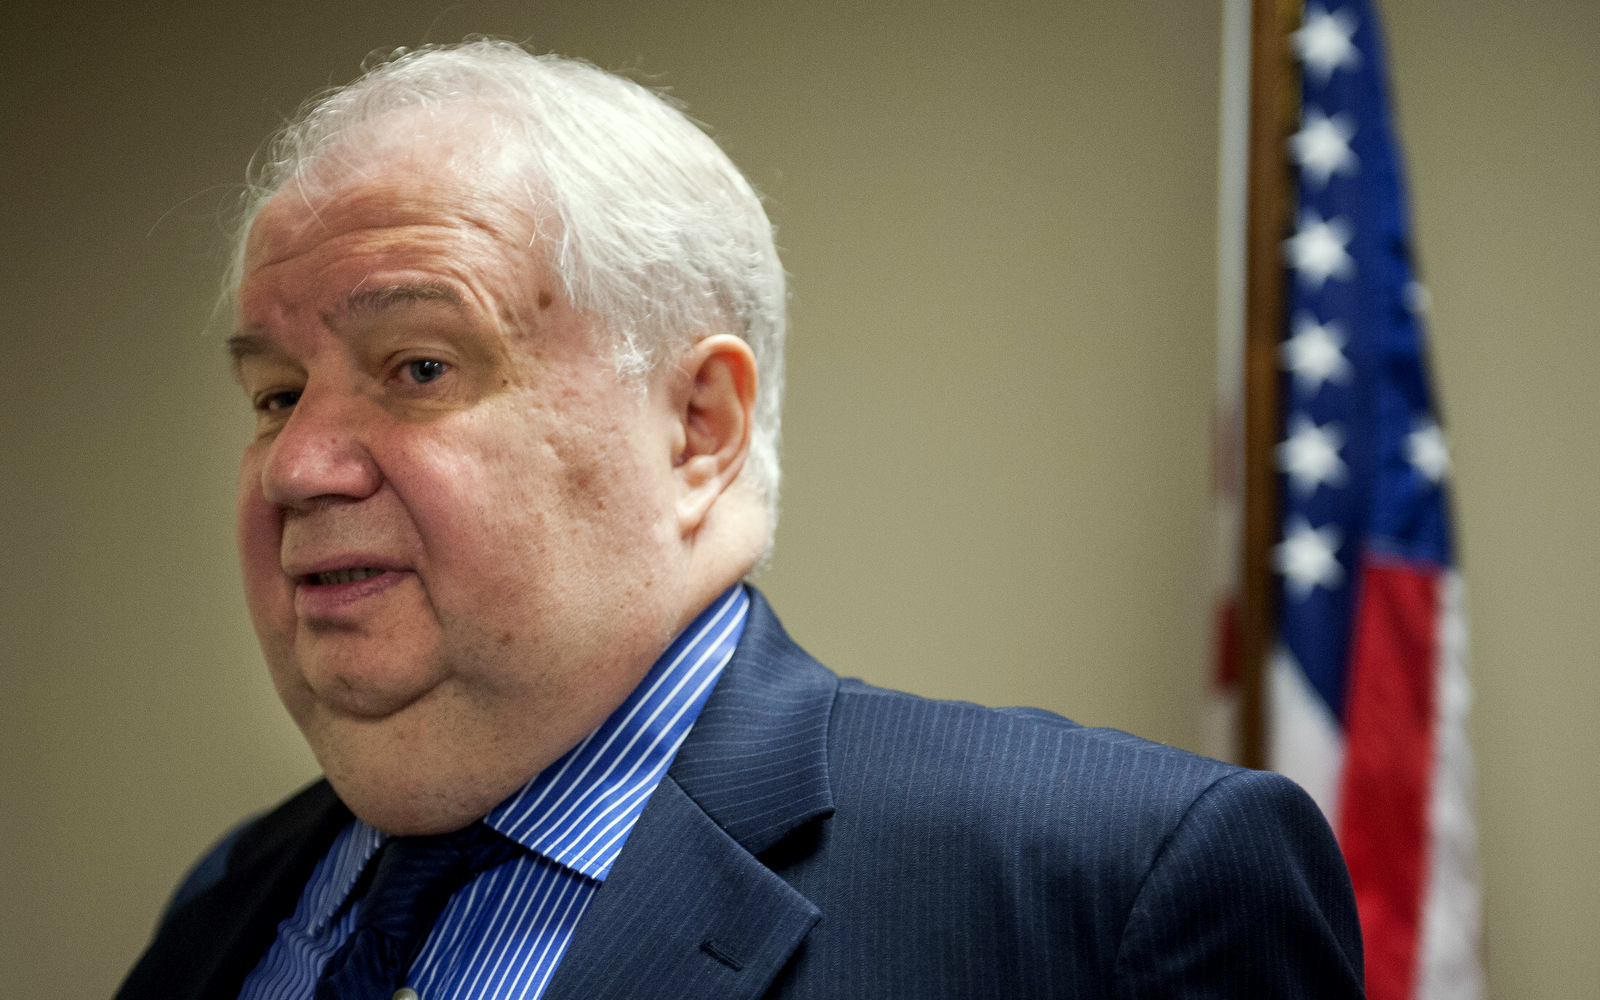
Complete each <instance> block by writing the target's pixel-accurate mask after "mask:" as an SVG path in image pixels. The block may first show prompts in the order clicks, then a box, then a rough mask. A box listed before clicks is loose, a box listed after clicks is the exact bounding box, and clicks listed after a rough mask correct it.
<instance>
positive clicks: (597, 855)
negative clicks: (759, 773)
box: [239, 584, 750, 1000]
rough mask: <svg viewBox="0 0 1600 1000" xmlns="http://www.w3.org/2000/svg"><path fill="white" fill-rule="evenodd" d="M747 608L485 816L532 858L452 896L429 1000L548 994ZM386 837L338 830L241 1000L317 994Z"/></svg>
mask: <svg viewBox="0 0 1600 1000" xmlns="http://www.w3.org/2000/svg"><path fill="white" fill-rule="evenodd" d="M749 608H750V596H749V594H748V593H746V592H745V589H744V586H743V585H742V584H735V585H734V586H732V587H730V588H729V589H728V590H727V591H725V592H724V593H723V594H722V595H721V596H720V597H718V598H717V599H716V600H715V601H713V602H712V604H711V606H710V607H708V608H706V610H705V611H703V612H701V613H700V616H699V617H698V618H696V619H695V620H694V622H693V623H691V624H690V625H689V627H688V628H686V629H684V631H683V633H682V634H681V635H679V636H678V638H677V639H676V640H674V641H673V643H672V645H671V646H669V647H668V648H667V651H666V652H665V653H663V654H661V658H660V659H658V660H657V661H656V663H655V665H654V666H652V667H651V668H650V672H649V673H647V674H646V675H645V677H644V680H642V681H641V682H640V683H639V686H638V687H637V688H635V689H634V691H633V693H632V694H630V695H629V696H628V699H627V700H626V701H624V702H623V703H622V705H621V706H620V707H618V708H617V710H616V711H615V712H613V713H611V717H610V718H608V719H606V721H605V722H604V723H602V724H601V725H600V728H598V729H596V730H595V731H594V732H593V733H591V734H590V735H589V736H588V737H586V738H585V739H584V740H583V742H581V743H579V744H578V745H577V746H575V747H573V748H572V749H571V750H570V751H568V752H567V754H566V755H565V756H564V757H562V758H561V759H560V760H558V761H556V762H555V763H554V764H551V765H550V766H549V767H548V768H546V769H545V770H544V771H543V772H541V773H540V774H539V775H538V776H537V777H535V778H534V779H533V780H532V781H529V782H528V783H527V784H526V785H524V786H522V788H520V789H518V790H517V792H516V793H515V794H513V795H512V796H511V797H510V798H508V799H506V800H505V801H504V802H502V803H500V805H498V806H496V807H495V809H494V810H493V811H492V812H490V813H489V815H487V816H485V817H484V822H485V823H487V824H488V825H489V826H491V827H493V828H494V829H495V830H498V831H499V832H500V833H503V834H505V835H506V836H507V837H510V838H511V839H512V840H515V841H516V842H517V843H519V844H521V845H522V846H523V847H525V848H527V852H526V853H524V854H522V855H520V856H518V857H517V858H515V859H514V860H512V861H508V862H506V863H505V864H503V865H501V866H499V867H498V868H493V869H491V870H489V871H486V872H484V873H483V874H481V875H479V876H478V877H477V878H476V879H474V880H473V881H471V882H470V883H468V884H467V885H466V886H464V887H463V888H462V889H461V890H460V891H459V892H457V893H456V894H455V895H454V896H453V897H451V899H450V902H449V903H448V904H447V905H446V906H445V909H444V912H443V913H442V914H440V916H439V919H438V921H437V922H436V923H435V924H434V927H433V931H432V933H431V934H430V935H429V936H428V939H427V941H426V942H425V943H424V944H423V946H422V951H421V952H420V953H419V954H418V956H417V960H416V962H415V963H414V964H413V965H412V967H411V971H410V974H409V975H408V976H407V977H406V985H407V986H410V987H411V988H412V989H414V990H416V991H417V993H418V994H420V995H421V997H422V1000H490V998H496V1000H499V998H511V997H517V998H528V1000H534V998H537V997H538V996H539V995H540V994H542V993H543V992H544V989H545V986H546V985H547V984H548V983H549V982H550V977H551V975H552V974H553V973H554V972H555V969H556V966H557V965H558V964H559V963H560V962H561V956H562V954H563V953H565V951H566V949H567V944H568V942H570V941H571V940H572V934H573V931H575V930H576V929H577V926H578V921H579V920H581V919H582V918H583V913H584V910H585V908H586V907H587V906H588V905H589V901H590V900H591V899H592V898H594V894H595V892H596V891H598V890H599V888H600V886H601V884H602V883H603V882H605V879H606V874H607V873H608V872H609V871H610V870H611V865H612V863H613V862H614V861H616V859H617V855H619V854H621V853H622V845H623V844H624V843H625V842H626V841H627V839H628V833H629V832H630V831H631V830H632V829H633V825H634V823H635V822H637V821H638V819H639V814H640V813H641V812H643V811H644V805H645V802H646V801H647V800H648V799H649V798H650V793H651V792H654V791H655V789H656V786H657V785H658V784H660V783H661V778H662V777H663V776H664V775H665V774H666V773H667V768H668V767H669V766H671V764H672V758H673V757H674V756H675V755H676V754H677V752H678V747H679V745H681V744H682V743H683V740H684V737H686V736H688V735H689V728H690V727H691V726H693V725H694V721H695V719H696V718H697V717H698V716H699V715H700V709H701V707H702V706H703V705H704V704H705V701H706V698H707V697H708V696H709V695H710V694H711V688H712V687H713V686H714V685H715V684H716V681H717V678H718V677H719V676H720V675H721V673H722V668H723V667H724V666H726V665H727V663H728V660H729V658H730V657H732V656H733V649H734V646H735V645H737V644H738V642H739V635H740V633H741V632H742V631H743V630H744V622H745V616H746V613H747V612H748V611H749ZM386 839H387V835H386V834H384V833H380V832H379V831H377V830H375V829H373V828H372V827H370V826H368V825H367V824H366V823H363V822H362V821H361V820H353V821H351V823H350V825H349V826H347V827H345V828H344V830H343V831H341V832H340V833H339V836H338V837H337V838H336V839H335V840H334V842H333V846H332V847H331V848H329V850H328V853H327V854H326V855H324V856H323V858H322V860H321V861H319V862H318V863H317V867H316V869H315V870H314V871H313V872H312V874H311V878H310V880H309V881H308V882H307V883H306V887H305V890H304V891H303V892H302V893H301V894H300V901H299V903H298V904H297V905H296V907H295V911H294V913H293V914H292V915H291V916H290V917H289V918H288V919H286V920H284V921H283V923H281V924H279V925H278V936H277V938H276V940H274V941H273V943H272V946H271V947H270V948H269V949H268V950H267V953H266V955H265V956H264V957H263V958H262V959H261V962H260V964H258V965H257V966H256V968H255V970H254V971H252V972H251V973H250V975H249V977H248V978H246V979H245V983H244V988H243V990H241V991H240V994H239V995H240V1000H309V998H310V997H311V996H312V993H313V992H314V991H315V988H316V982H317V977H318V976H320V975H321V973H322V967H323V965H324V964H326V962H327V961H328V956H330V955H332V954H333V953H334V951H336V950H337V949H338V947H339V945H340V944H342V943H343V942H344V940H345V938H346V937H348V936H349V934H350V932H351V931H352V930H353V929H354V928H355V923H356V916H357V914H358V913H359V911H360V908H361V900H359V899H351V898H350V892H351V890H352V889H353V888H354V887H355V885H356V883H357V882H358V881H359V880H360V878H361V872H362V870H363V869H364V868H365V867H366V865H367V862H369V861H370V860H372V857H373V855H374V854H376V853H377V851H378V848H379V847H380V846H381V845H382V844H383V842H384V841H385V840H386Z"/></svg>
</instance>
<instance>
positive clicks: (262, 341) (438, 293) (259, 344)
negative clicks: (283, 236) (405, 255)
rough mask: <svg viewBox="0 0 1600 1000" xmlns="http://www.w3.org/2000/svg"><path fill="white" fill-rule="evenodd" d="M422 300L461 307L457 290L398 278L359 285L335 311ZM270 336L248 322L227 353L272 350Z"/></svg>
mask: <svg viewBox="0 0 1600 1000" xmlns="http://www.w3.org/2000/svg"><path fill="white" fill-rule="evenodd" d="M422 302H443V303H445V304H446V305H448V306H450V307H452V308H455V309H465V308H466V301H465V300H464V299H462V297H461V293H460V292H458V291H456V290H455V289H454V288H452V287H451V286H449V285H446V284H444V283H443V282H433V281H421V282H402V283H399V284H393V285H379V286H377V287H376V288H362V289H357V290H356V291H354V292H351V293H350V294H349V295H347V296H345V300H344V302H343V304H342V305H341V306H340V307H339V310H338V311H339V312H342V313H355V314H359V315H364V316H371V315H374V314H376V313H381V312H383V311H384V310H386V309H393V308H395V307H397V306H407V305H415V304H417V303H422ZM275 349H276V348H275V345H274V344H273V341H272V338H271V337H269V336H267V335H266V333H265V332H264V331H263V330H262V328H261V327H260V326H258V325H254V324H252V325H251V326H248V327H245V328H244V329H243V330H240V331H239V332H238V333H236V334H234V335H233V336H231V337H229V338H228V356H229V357H230V358H232V359H233V361H234V362H235V363H238V362H240V361H242V360H244V359H245V358H252V357H259V356H260V355H263V354H270V353H271V352H272V351H273V350H275Z"/></svg>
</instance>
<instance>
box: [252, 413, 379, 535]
mask: <svg viewBox="0 0 1600 1000" xmlns="http://www.w3.org/2000/svg"><path fill="white" fill-rule="evenodd" d="M375 411H376V408H375V407H373V406H371V405H370V404H368V403H366V402H365V401H364V400H362V399H361V398H360V397H359V396H358V395H356V394H355V393H352V392H347V391H342V390H340V389H339V388H337V387H335V386H331V385H327V384H322V385H316V384H308V385H307V386H306V389H305V391H304V392H302V394H301V396H300V399H299V400H298V401H297V402H296V403H295V406H294V411H293V412H292V413H291V414H290V415H289V419H288V420H287V421H285V423H284V425H283V427H282V428H281V429H280V430H279V431H278V434H277V437H276V438H274V439H273V441H272V444H271V446H270V447H269V449H268V452H267V457H266V462H265V464H264V465H263V466H262V469H261V491H262V494H263V496H264V497H265V498H266V499H267V500H269V501H271V502H272V503H275V504H278V505H279V506H282V507H288V508H303V507H306V506H312V505H314V504H315V502H316V501H319V500H324V499H342V500H364V499H366V498H367V497H369V496H371V495H372V494H373V493H375V492H377V490H378V487H379V486H380V485H382V483H383V473H382V471H381V470H380V469H379V467H378V463H377V461H376V459H374V458H373V455H372V451H371V448H370V444H371V441H372V437H373V435H374V433H375V432H376V431H377V429H378V423H379V421H381V419H382V415H381V414H380V413H378V412H375Z"/></svg>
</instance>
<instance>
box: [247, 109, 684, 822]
mask: <svg viewBox="0 0 1600 1000" xmlns="http://www.w3.org/2000/svg"><path fill="white" fill-rule="evenodd" d="M457 146H458V144H457V140H456V139H454V138H452V137H450V136H448V135H447V136H445V137H443V138H441V137H439V136H433V137H431V138H427V137H423V138H413V139H411V140H409V143H408V142H406V141H397V142H394V143H390V144H389V146H388V147H386V148H385V149H384V150H383V152H382V155H381V156H373V157H371V158H370V159H368V160H366V161H363V163H364V166H357V167H355V168H352V169H350V170H349V171H348V173H347V174H346V175H344V176H339V175H334V176H332V177H330V178H326V179H325V180H326V181H327V182H326V183H325V184H323V185H320V186H319V187H318V188H316V189H315V192H314V193H307V192H305V191H302V190H300V189H299V188H298V187H297V186H296V185H293V184H291V185H290V186H289V187H286V188H285V189H284V190H283V191H282V192H280V193H279V194H278V195H277V196H276V197H275V198H274V199H273V200H272V201H271V202H270V203H269V204H268V206H267V207H266V209H265V210H264V211H263V212H262V213H261V215H260V217H259V218H258V219H257V221H256V223H255V225H254V227H253V229H252V231H251V236H250V242H249V249H248V253H247V262H246V269H245V276H244V280H243V283H242V285H241V288H240V293H239V334H238V335H237V336H236V337H235V338H234V342H233V347H234V353H235V355H236V357H237V358H238V371H239V377H240V381H241V383H242V384H243V386H244V389H245V391H246V393H247V395H248V397H249V400H250V402H251V403H252V405H253V407H254V410H255V421H256V431H255V438H254V440H253V441H252V442H251V443H250V445H249V446H248V447H247V448H246V449H245V452H244V457H243V461H242V465H241V474H240V482H239V502H238V530H239V547H240V553H241V558H242V563H243V568H244V579H245V590H246V596H247V599H248V602H249V606H250V612H251V616H252V618H253V620H254V622H255V626H256V630H257V633H258V635H259V636H260V639H261V644H262V647H263V649H264V651H265V654H266V658H267V662H268V665H269V667H270V669H271V672H272V677H273V680H274V683H275V684H276V686H277V689H278V692H279V694H280V695H281V696H282V698H283V700H284V702H285V704H286V705H287V706H288V708H289V710H290V712H291V714H292V715H293V716H294V718H295V720H296V722H297V723H298V724H299V725H300V727H301V729H302V730H303V731H304V732H305V734H306V737H307V739H308V740H309V741H310V743H311V746H312V748H313V750H314V751H315V752H316V754H317V757H318V759H319V760H320V761H321V763H322V765H323V768H324V769H325V771H326V773H327V776H328V777H329V779H330V780H331V781H332V782H333V785H334V787H335V788H336V789H337V790H338V792H339V793H340V795H341V797H343V798H344V800H345V801H346V802H347V803H348V804H350V806H351V807H352V808H353V809H354V810H355V811H356V813H357V814H358V815H360V816H362V817H363V818H364V819H367V820H368V821H369V822H372V823H374V824H375V825H378V826H380V827H381V828H384V829H387V830H389V831H391V832H396V833H414V832H428V831H431V830H435V829H449V828H452V827H453V826H459V825H460V824H461V823H462V822H465V821H466V820H468V819H470V818H472V817H473V816H476V815H481V814H482V813H483V812H484V811H486V810H487V809H489V808H491V807H492V806H493V805H494V803H495V802H497V801H499V800H500V799H501V798H503V797H504V796H505V795H507V794H509V793H510V792H511V791H513V790H515V788H516V786H517V785H518V784H520V783H521V782H522V781H523V780H526V778H528V777H530V776H531V774H532V773H536V772H537V770H538V769H539V768H540V767H542V766H544V765H545V764H547V763H548V762H549V761H550V760H552V759H554V758H555V757H556V756H559V755H560V754H561V753H562V752H564V751H565V750H566V749H567V748H569V747H571V746H572V745H573V744H575V743H576V742H577V740H579V739H580V738H581V737H582V736H583V735H584V734H585V733H587V732H588V731H590V730H591V729H592V728H593V727H594V726H596V725H598V724H599V722H600V721H602V720H603V719H604V717H605V715H606V714H607V713H608V712H609V711H610V709H611V708H612V707H613V706H614V705H615V704H617V703H618V702H620V701H621V699H622V698H623V697H625V695H626V693H627V691H628V690H630V689H631V688H632V686H633V685H634V683H635V682H636V681H637V680H638V677H639V675H640V673H641V672H642V670H643V669H644V668H647V667H648V666H649V663H650V661H651V659H653V657H654V656H655V655H656V653H657V652H658V651H659V650H660V649H661V648H663V647H664V646H665V644H666V643H667V642H668V641H670V638H671V632H672V631H673V629H675V628H676V627H678V626H680V625H682V624H683V622H681V621H677V620H676V617H682V616H681V614H680V613H679V611H678V610H677V609H676V608H674V607H673V605H672V603H671V601H670V600H669V598H668V595H663V594H662V591H663V590H666V589H669V588H668V587H666V586H660V584H663V583H665V582H669V581H670V580H671V579H672V571H673V569H674V566H673V563H672V560H673V558H674V551H675V550H674V545H675V543H676V541H677V539H676V538H675V535H676V532H677V526H676V525H675V523H674V521H673V517H672V504H673V495H672V490H673V474H674V473H673V461H672V459H671V457H670V456H671V454H672V448H673V445H672V442H671V441H670V440H669V438H670V437H671V436H672V434H673V430H672V428H671V424H672V421H671V419H670V412H669V409H668V408H663V407H662V406H661V405H659V396H660V395H661V394H660V393H658V392H656V391H655V386H654V384H652V387H651V388H650V391H648V392H641V391H639V390H638V388H637V387H635V386H630V385H627V384H625V383H622V382H620V381H619V380H618V378H617V376H616V374H615V368H614V366H613V364H612V362H611V361H610V359H609V354H608V351H607V350H606V347H605V344H606V341H605V338H604V336H603V334H602V333H601V332H599V331H597V330H595V329H593V327H592V324H590V323H589V322H588V321H586V320H585V318H584V317H582V316H581V315H579V314H578V313H577V312H575V311H574V310H573V309H572V307H571V306H570V305H569V303H568V302H567V300H566V298H565V296H564V295H563V293H562V290H561V288H560V286H559V283H558V282H556V281H555V280H554V279H553V277H552V275H551V274H550V273H549V272H548V270H547V268H546V267H545V265H544V263H543V260H542V257H541V254H540V252H539V249H538V248H537V247H533V246H531V245H530V244H531V243H532V242H533V241H532V238H531V237H532V232H533V223H532V221H531V219H530V218H529V217H528V215H526V214H524V213H521V212H517V211H508V210H506V209H505V208H504V207H497V206H496V204H495V201H494V200H493V198H492V197H491V195H489V194H487V193H485V192H495V191H499V190H504V185H503V184H501V183H499V181H500V180H501V178H500V177H499V176H497V175H496V171H497V170H498V169H500V168H498V167H497V166H496V165H494V164H492V163H483V162H479V161H474V160H472V159H471V157H470V156H464V155H462V150H461V149H459V148H457ZM374 164H381V167H380V168H379V169H376V170H374V169H372V168H373V165H374ZM694 610H695V609H690V614H692V613H693V611H694ZM675 616H676V617H675Z"/></svg>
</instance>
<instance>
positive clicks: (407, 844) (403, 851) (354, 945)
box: [316, 821, 522, 1000]
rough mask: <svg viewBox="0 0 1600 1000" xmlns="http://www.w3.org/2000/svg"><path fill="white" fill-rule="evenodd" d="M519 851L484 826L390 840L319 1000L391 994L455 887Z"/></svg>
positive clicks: (329, 969) (334, 957)
mask: <svg viewBox="0 0 1600 1000" xmlns="http://www.w3.org/2000/svg"><path fill="white" fill-rule="evenodd" d="M521 850H522V848H521V847H520V846H519V845H518V844H517V843H516V842H515V841H513V840H511V839H510V838H508V837H506V836H504V835H502V834H500V833H496V832H495V831H494V830H491V829H489V828H488V827H487V826H485V825H484V824H483V822H482V821H479V822H476V823H473V824H472V825H471V826H468V827H464V828H462V829H460V830H457V831H455V832H454V833H440V834H432V835H429V836H425V837H393V838H390V839H389V840H388V841H386V842H385V843H384V845H383V847H382V848H380V849H379V851H378V854H377V857H376V858H375V859H374V861H373V867H372V882H371V885H370V886H369V887H368V889H367V894H366V896H365V897H364V898H363V899H362V900H361V913H360V915H359V916H358V917H357V918H356V926H355V929H354V930H353V931H352V932H351V935H350V937H349V938H348V939H347V940H346V941H345V943H344V945H343V946H341V947H340V948H339V950H338V951H336V952H335V953H334V954H333V955H332V957H330V958H329V960H328V964H327V966H326V967H325V968H324V969H323V974H322V979H321V981H320V982H319V983H318V987H317V994H316V995H317V1000H332V998H353V997H370V996H376V995H378V993H377V992H375V990H379V989H380V988H381V990H387V991H392V990H393V989H394V988H395V987H396V986H398V985H399V984H400V983H401V982H403V981H404V979H403V977H404V976H405V973H406V970H407V969H409V968H410V967H411V962H412V960H413V959H415V958H416V955H417V952H418V951H420V950H421V948H422V943H423V941H424V940H426V939H427V936H428V932H429V931H430V930H431V929H432V928H433V923H434V921H435V920H437V919H438V918H439V914H440V913H441V912H442V911H443V910H444V907H445V904H446V903H448V902H449V901H450V897H451V896H453V895H455V892H456V890H457V889H460V888H461V887H462V886H463V885H465V884H467V882H469V881H471V880H472V878H473V877H475V876H476V875H478V874H479V873H480V872H484V871H487V870H489V869H490V868H493V867H495V866H496V865H499V864H502V863H503V862H506V861H509V860H511V859H512V858H513V857H515V856H516V855H517V854H518V853H519V852H520V851H521ZM383 995H384V996H387V995H388V993H386V992H385V993H383Z"/></svg>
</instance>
